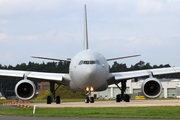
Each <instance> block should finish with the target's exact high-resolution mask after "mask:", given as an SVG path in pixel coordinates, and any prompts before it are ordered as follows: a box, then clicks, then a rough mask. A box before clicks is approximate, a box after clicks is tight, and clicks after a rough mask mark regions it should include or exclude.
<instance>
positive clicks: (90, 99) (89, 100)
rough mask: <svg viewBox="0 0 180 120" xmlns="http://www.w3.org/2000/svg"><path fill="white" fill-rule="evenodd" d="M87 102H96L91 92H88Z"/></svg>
mask: <svg viewBox="0 0 180 120" xmlns="http://www.w3.org/2000/svg"><path fill="white" fill-rule="evenodd" d="M86 95H87V96H86V98H85V103H94V97H92V96H91V92H88V93H87V94H86Z"/></svg>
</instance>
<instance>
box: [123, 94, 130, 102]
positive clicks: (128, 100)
mask: <svg viewBox="0 0 180 120" xmlns="http://www.w3.org/2000/svg"><path fill="white" fill-rule="evenodd" d="M124 101H125V102H130V96H129V95H127V94H125V100H124Z"/></svg>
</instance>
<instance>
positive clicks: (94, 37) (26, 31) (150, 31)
mask: <svg viewBox="0 0 180 120" xmlns="http://www.w3.org/2000/svg"><path fill="white" fill-rule="evenodd" d="M84 4H86V5H87V15H88V34H89V46H90V49H92V50H95V51H98V52H100V53H101V54H103V55H104V56H105V57H106V58H112V57H120V56H126V55H134V54H141V56H140V57H137V58H131V59H124V60H118V62H119V63H126V64H127V65H131V64H135V63H137V62H139V61H140V60H142V61H144V62H149V63H150V64H151V65H160V64H170V65H171V66H180V0H0V64H1V65H16V64H21V63H28V62H29V61H32V62H38V63H42V61H43V60H37V59H33V58H31V57H30V56H46V57H53V58H61V59H67V58H72V57H74V55H75V54H77V53H78V52H80V51H81V50H83V38H84V21H83V20H84ZM111 63H113V62H111ZM111 63H110V64H111Z"/></svg>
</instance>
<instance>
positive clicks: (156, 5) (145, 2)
mask: <svg viewBox="0 0 180 120" xmlns="http://www.w3.org/2000/svg"><path fill="white" fill-rule="evenodd" d="M165 9H166V4H165V2H164V1H162V0H139V1H138V3H137V10H136V12H137V14H139V15H147V14H155V15H156V14H160V13H163V12H165Z"/></svg>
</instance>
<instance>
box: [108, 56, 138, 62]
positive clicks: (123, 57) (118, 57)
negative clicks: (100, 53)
mask: <svg viewBox="0 0 180 120" xmlns="http://www.w3.org/2000/svg"><path fill="white" fill-rule="evenodd" d="M138 56H140V55H131V56H123V57H117V58H110V59H107V61H111V60H118V59H125V58H131V57H138Z"/></svg>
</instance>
